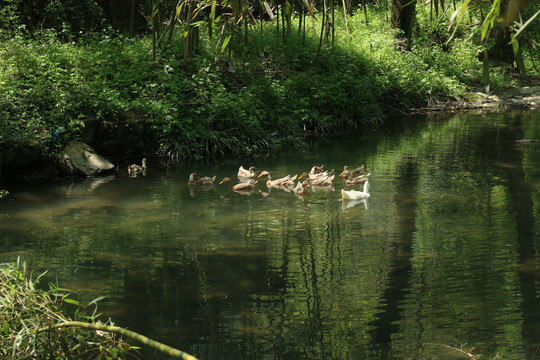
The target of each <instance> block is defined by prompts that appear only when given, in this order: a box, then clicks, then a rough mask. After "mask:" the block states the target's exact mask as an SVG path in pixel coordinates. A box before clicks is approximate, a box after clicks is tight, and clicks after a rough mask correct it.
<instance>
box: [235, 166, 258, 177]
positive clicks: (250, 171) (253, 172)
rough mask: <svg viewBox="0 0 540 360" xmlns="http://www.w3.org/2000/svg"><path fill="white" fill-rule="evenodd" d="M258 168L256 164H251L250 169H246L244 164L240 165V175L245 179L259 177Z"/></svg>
mask: <svg viewBox="0 0 540 360" xmlns="http://www.w3.org/2000/svg"><path fill="white" fill-rule="evenodd" d="M256 170H257V168H256V167H255V166H251V167H250V168H249V169H248V170H246V169H244V167H243V166H242V165H240V168H239V169H238V177H239V178H244V179H254V178H256V177H257V172H256Z"/></svg>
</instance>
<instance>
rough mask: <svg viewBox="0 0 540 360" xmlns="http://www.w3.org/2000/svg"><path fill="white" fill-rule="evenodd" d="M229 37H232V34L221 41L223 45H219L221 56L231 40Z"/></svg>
mask: <svg viewBox="0 0 540 360" xmlns="http://www.w3.org/2000/svg"><path fill="white" fill-rule="evenodd" d="M231 37H232V34H231V35H228V36H227V37H226V38H225V40H223V45H221V53H222V54H223V52H224V51H225V49H226V48H227V45H229V41H230V40H231Z"/></svg>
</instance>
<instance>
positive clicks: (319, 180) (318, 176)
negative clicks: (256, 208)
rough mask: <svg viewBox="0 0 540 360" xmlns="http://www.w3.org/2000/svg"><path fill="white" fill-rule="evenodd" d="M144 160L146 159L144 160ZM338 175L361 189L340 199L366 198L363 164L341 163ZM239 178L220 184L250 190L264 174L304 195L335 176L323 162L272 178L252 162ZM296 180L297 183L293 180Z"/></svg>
mask: <svg viewBox="0 0 540 360" xmlns="http://www.w3.org/2000/svg"><path fill="white" fill-rule="evenodd" d="M143 164H145V162H144V161H143ZM338 176H339V177H341V178H342V179H343V180H344V182H345V184H346V185H349V186H352V185H357V184H363V185H364V187H363V190H362V191H358V190H344V189H342V190H341V199H342V200H363V199H367V198H369V196H370V194H369V181H368V180H369V176H370V174H369V173H368V174H366V172H365V168H364V165H362V166H361V167H359V168H357V169H353V170H349V168H348V167H347V166H344V168H343V171H342V172H341V174H339V175H338ZM237 177H238V180H239V182H238V183H237V184H234V185H233V181H232V180H231V178H229V177H225V178H224V179H223V180H221V181H220V182H219V184H220V185H221V184H226V185H227V187H228V189H229V191H235V192H238V193H250V192H252V191H253V190H254V189H255V185H256V184H257V182H258V181H259V180H258V178H260V177H266V186H267V187H268V189H272V188H278V189H281V190H284V191H286V192H294V193H295V194H296V195H299V196H302V195H306V194H307V193H308V192H309V191H310V190H309V189H310V188H316V187H321V188H328V189H333V181H334V178H335V174H334V170H326V171H325V170H323V168H322V166H313V167H312V168H311V170H310V171H309V172H304V173H302V174H301V175H300V176H299V177H298V176H297V175H294V176H291V175H287V176H284V177H282V178H279V179H273V178H272V176H271V175H270V172H269V171H266V170H264V171H261V172H260V173H257V169H256V168H255V166H251V167H250V168H249V169H245V168H244V167H243V166H240V168H239V169H238V174H237ZM215 180H216V176H213V177H210V176H205V177H199V176H198V175H197V174H196V173H191V174H190V175H189V179H188V183H187V184H188V186H193V187H199V186H211V185H213V184H214V181H215ZM295 182H296V183H295Z"/></svg>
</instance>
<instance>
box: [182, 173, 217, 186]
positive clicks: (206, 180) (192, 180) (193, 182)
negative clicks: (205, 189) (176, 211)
mask: <svg viewBox="0 0 540 360" xmlns="http://www.w3.org/2000/svg"><path fill="white" fill-rule="evenodd" d="M214 180H216V176H215V175H214V176H212V177H210V176H204V177H202V178H200V177H198V176H197V174H196V173H191V174H189V180H188V185H190V186H199V185H200V186H205V185H213V184H214Z"/></svg>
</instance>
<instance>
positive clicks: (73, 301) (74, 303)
mask: <svg viewBox="0 0 540 360" xmlns="http://www.w3.org/2000/svg"><path fill="white" fill-rule="evenodd" d="M64 301H65V302H67V303H68V304H73V305H77V306H79V305H80V304H79V302H78V301H77V300H73V299H67V298H66V299H64Z"/></svg>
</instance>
